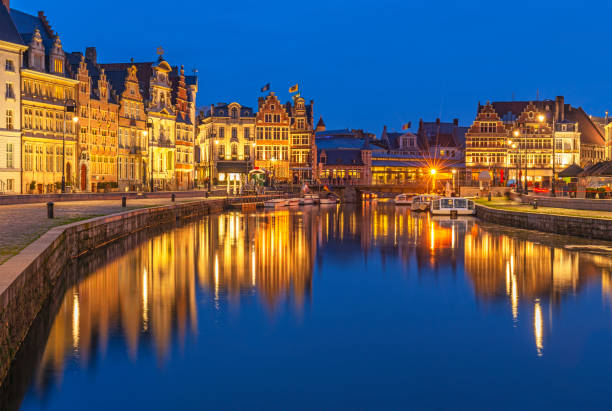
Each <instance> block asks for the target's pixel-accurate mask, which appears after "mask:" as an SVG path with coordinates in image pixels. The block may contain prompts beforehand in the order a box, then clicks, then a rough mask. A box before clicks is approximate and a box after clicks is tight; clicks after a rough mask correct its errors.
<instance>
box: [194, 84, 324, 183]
mask: <svg viewBox="0 0 612 411" xmlns="http://www.w3.org/2000/svg"><path fill="white" fill-rule="evenodd" d="M292 100H293V102H287V103H285V104H283V103H281V101H280V100H279V99H278V97H277V96H276V94H275V93H274V92H269V93H268V94H267V95H266V96H265V97H260V98H259V100H258V107H257V112H255V111H254V110H253V108H251V107H246V106H242V105H240V104H238V103H236V102H232V103H229V104H228V103H218V104H212V105H211V106H209V107H206V108H204V109H202V110H201V112H200V114H199V116H198V120H197V123H198V130H197V137H196V145H195V150H196V162H195V164H196V168H197V169H196V180H197V182H198V184H201V185H203V186H207V185H208V184H221V185H224V184H225V185H227V187H228V188H229V187H232V188H234V187H239V186H241V185H242V184H244V183H253V182H254V181H257V180H258V179H259V181H263V180H264V179H266V180H267V181H270V180H272V181H282V182H302V181H305V180H310V179H312V178H313V177H314V176H316V168H314V169H313V163H316V150H315V139H314V127H313V115H312V113H313V106H314V102H313V101H312V100H311V101H310V103H309V104H307V103H306V101H305V100H304V98H302V97H301V96H299V95H294V96H293V98H292Z"/></svg>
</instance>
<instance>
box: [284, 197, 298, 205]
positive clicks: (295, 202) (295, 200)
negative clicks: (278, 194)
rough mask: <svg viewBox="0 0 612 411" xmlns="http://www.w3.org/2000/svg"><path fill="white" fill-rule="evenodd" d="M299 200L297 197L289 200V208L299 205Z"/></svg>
mask: <svg viewBox="0 0 612 411" xmlns="http://www.w3.org/2000/svg"><path fill="white" fill-rule="evenodd" d="M300 200H301V198H299V197H294V198H290V199H289V200H287V201H288V202H289V205H290V206H296V205H299V204H300Z"/></svg>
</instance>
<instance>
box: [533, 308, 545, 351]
mask: <svg viewBox="0 0 612 411" xmlns="http://www.w3.org/2000/svg"><path fill="white" fill-rule="evenodd" d="M533 333H534V336H535V345H536V350H537V351H538V357H541V356H542V355H543V352H542V351H543V350H544V338H543V334H544V320H543V319H542V306H541V305H540V300H536V301H535V306H534V314H533Z"/></svg>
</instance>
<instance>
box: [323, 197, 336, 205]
mask: <svg viewBox="0 0 612 411" xmlns="http://www.w3.org/2000/svg"><path fill="white" fill-rule="evenodd" d="M337 202H338V201H337V200H336V197H323V198H320V199H319V204H321V205H324V204H336V203H337Z"/></svg>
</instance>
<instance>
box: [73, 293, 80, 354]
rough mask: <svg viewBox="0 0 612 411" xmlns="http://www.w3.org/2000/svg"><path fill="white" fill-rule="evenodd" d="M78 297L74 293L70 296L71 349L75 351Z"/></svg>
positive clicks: (78, 312)
mask: <svg viewBox="0 0 612 411" xmlns="http://www.w3.org/2000/svg"><path fill="white" fill-rule="evenodd" d="M79 317H80V307H79V295H78V294H77V293H74V294H73V296H72V347H73V348H74V349H75V350H78V349H79V336H80V335H79Z"/></svg>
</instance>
